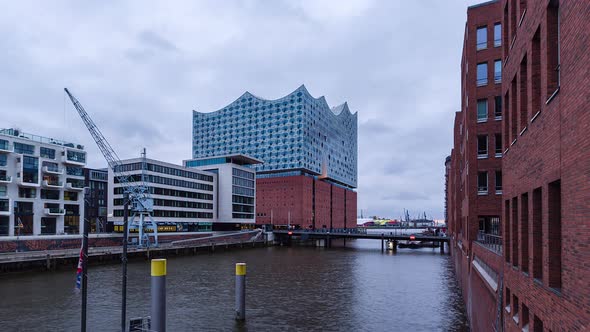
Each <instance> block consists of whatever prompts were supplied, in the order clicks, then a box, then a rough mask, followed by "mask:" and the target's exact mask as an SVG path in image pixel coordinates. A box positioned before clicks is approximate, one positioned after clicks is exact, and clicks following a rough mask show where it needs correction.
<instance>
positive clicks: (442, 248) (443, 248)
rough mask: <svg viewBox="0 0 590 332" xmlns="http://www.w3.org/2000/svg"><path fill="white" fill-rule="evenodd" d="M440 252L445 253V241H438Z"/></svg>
mask: <svg viewBox="0 0 590 332" xmlns="http://www.w3.org/2000/svg"><path fill="white" fill-rule="evenodd" d="M440 253H441V254H444V253H445V243H444V242H443V241H440Z"/></svg>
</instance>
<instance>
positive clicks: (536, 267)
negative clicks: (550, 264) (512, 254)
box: [532, 187, 543, 282]
mask: <svg viewBox="0 0 590 332" xmlns="http://www.w3.org/2000/svg"><path fill="white" fill-rule="evenodd" d="M532 222H533V278H535V279H537V280H538V281H541V282H542V281H543V188H541V187H539V188H537V189H535V190H534V191H533V221H532Z"/></svg>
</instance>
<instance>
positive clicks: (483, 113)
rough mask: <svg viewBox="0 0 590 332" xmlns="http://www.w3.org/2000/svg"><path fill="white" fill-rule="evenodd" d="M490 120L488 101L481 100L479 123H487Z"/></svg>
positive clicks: (478, 103)
mask: <svg viewBox="0 0 590 332" xmlns="http://www.w3.org/2000/svg"><path fill="white" fill-rule="evenodd" d="M487 120H488V100H487V99H479V100H478V101H477V122H486V121H487Z"/></svg>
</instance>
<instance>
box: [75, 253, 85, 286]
mask: <svg viewBox="0 0 590 332" xmlns="http://www.w3.org/2000/svg"><path fill="white" fill-rule="evenodd" d="M83 261H84V252H83V251H82V248H80V259H79V260H78V270H77V272H76V290H80V288H81V287H82V262H83Z"/></svg>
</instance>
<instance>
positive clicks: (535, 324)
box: [533, 315, 545, 332]
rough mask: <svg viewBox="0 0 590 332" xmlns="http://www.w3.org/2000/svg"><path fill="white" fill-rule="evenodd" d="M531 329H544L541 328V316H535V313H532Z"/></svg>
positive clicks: (537, 331) (539, 331)
mask: <svg viewBox="0 0 590 332" xmlns="http://www.w3.org/2000/svg"><path fill="white" fill-rule="evenodd" d="M533 316H534V319H533V331H534V332H543V331H545V329H544V328H543V321H542V320H541V318H539V317H537V315H533Z"/></svg>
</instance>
